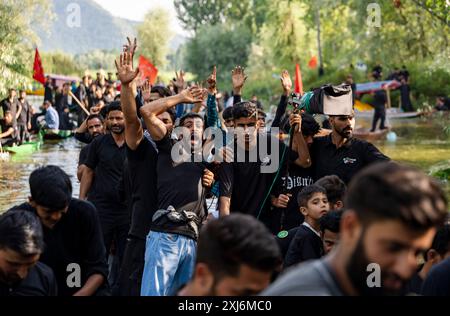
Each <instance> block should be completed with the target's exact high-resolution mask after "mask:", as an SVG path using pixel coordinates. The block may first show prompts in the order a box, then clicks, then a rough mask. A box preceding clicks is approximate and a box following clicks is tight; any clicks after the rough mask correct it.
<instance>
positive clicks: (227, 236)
mask: <svg viewBox="0 0 450 316" xmlns="http://www.w3.org/2000/svg"><path fill="white" fill-rule="evenodd" d="M280 266H281V257H280V251H279V249H278V246H277V244H276V242H275V241H274V239H273V237H272V235H271V234H270V232H269V231H268V230H267V228H266V227H264V225H263V224H262V223H261V222H259V221H257V220H256V219H255V218H254V217H253V216H250V215H243V214H231V215H230V216H226V217H223V218H220V219H217V220H213V221H211V222H208V223H207V224H206V226H205V227H203V229H202V231H201V232H200V237H199V240H198V250H197V258H196V264H195V270H194V275H193V277H192V279H191V280H190V281H189V283H187V284H186V285H185V286H184V287H183V288H181V289H179V290H178V293H176V294H177V295H179V296H250V295H256V294H258V293H260V292H261V291H262V290H264V289H265V288H266V287H267V286H268V285H269V283H270V281H271V279H272V276H273V274H274V273H275V272H276V271H277V270H278V269H279V268H280ZM174 294H175V293H174Z"/></svg>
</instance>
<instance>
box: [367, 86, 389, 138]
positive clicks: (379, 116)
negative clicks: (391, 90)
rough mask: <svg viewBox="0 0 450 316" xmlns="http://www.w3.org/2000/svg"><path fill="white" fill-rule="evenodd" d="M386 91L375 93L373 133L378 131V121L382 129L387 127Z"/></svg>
mask: <svg viewBox="0 0 450 316" xmlns="http://www.w3.org/2000/svg"><path fill="white" fill-rule="evenodd" d="M386 102H387V97H386V91H385V90H378V91H375V93H374V96H373V104H372V106H373V108H374V113H373V121H372V129H371V130H370V131H371V132H375V130H376V129H377V124H378V120H380V129H386V126H385V125H384V122H385V120H386Z"/></svg>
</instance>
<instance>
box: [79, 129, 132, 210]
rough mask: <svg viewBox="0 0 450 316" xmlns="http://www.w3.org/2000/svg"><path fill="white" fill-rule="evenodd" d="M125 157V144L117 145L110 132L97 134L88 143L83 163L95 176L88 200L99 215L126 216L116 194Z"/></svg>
mask: <svg viewBox="0 0 450 316" xmlns="http://www.w3.org/2000/svg"><path fill="white" fill-rule="evenodd" d="M125 158H126V145H125V144H124V145H123V146H122V147H118V146H117V144H116V142H115V141H114V138H113V136H112V135H111V134H105V135H102V136H98V137H96V138H95V139H94V140H93V141H92V143H91V144H90V145H89V150H88V155H87V159H86V160H85V165H86V166H87V167H89V168H90V169H92V170H94V172H95V176H94V180H93V183H92V186H91V189H90V192H89V193H88V200H89V201H91V202H92V203H94V205H95V207H96V208H97V210H98V212H99V214H100V217H102V216H106V217H109V216H124V217H125V218H126V217H127V212H126V208H125V206H124V205H123V202H122V200H121V199H120V196H119V194H118V188H119V181H120V180H121V178H122V171H123V163H124V161H125Z"/></svg>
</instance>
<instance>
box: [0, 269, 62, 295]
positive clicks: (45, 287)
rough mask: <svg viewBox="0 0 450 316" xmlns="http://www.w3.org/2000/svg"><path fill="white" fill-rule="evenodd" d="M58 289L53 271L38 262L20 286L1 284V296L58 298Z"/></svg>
mask: <svg viewBox="0 0 450 316" xmlns="http://www.w3.org/2000/svg"><path fill="white" fill-rule="evenodd" d="M57 294H58V287H57V285H56V280H55V275H54V274H53V271H52V269H50V268H49V267H48V266H47V265H45V264H43V263H42V262H38V263H37V264H36V265H35V266H34V267H32V268H31V269H30V270H29V271H28V275H27V277H26V278H25V279H24V280H22V281H21V282H20V283H18V284H14V285H7V284H3V283H1V282H0V297H1V296H56V295H57Z"/></svg>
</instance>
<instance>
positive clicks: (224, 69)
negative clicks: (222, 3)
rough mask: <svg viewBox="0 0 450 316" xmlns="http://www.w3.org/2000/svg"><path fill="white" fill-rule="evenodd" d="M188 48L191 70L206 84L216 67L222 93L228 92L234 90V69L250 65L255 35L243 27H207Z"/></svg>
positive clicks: (199, 32)
mask: <svg viewBox="0 0 450 316" xmlns="http://www.w3.org/2000/svg"><path fill="white" fill-rule="evenodd" d="M186 45H187V46H186V52H185V63H186V66H187V70H189V71H190V72H192V73H194V74H195V75H196V76H197V80H199V81H202V80H206V78H207V77H208V76H209V74H210V73H211V70H212V69H213V66H214V65H216V66H217V81H218V85H219V89H224V88H229V87H231V83H230V80H231V79H230V73H231V69H233V67H234V66H236V65H241V66H245V65H246V64H247V59H248V55H249V53H250V46H251V34H250V32H249V30H248V29H247V28H246V27H242V26H229V25H216V26H211V27H206V26H204V27H201V28H200V29H199V31H198V32H197V34H196V36H195V37H194V38H193V39H191V41H190V42H188V43H187V44H186Z"/></svg>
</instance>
